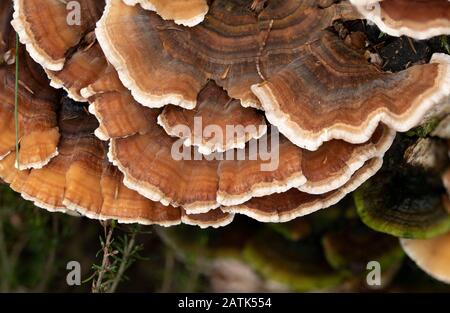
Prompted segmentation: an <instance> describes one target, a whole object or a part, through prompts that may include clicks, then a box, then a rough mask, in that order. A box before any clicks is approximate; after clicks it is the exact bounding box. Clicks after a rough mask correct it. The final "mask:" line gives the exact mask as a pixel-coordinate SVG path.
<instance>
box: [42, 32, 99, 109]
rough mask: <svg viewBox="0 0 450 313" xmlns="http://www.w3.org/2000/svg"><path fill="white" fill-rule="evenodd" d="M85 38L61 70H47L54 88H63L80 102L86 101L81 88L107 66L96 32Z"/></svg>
mask: <svg viewBox="0 0 450 313" xmlns="http://www.w3.org/2000/svg"><path fill="white" fill-rule="evenodd" d="M87 37H88V38H85V42H83V44H80V45H79V46H78V50H77V51H76V52H74V53H73V54H72V55H71V56H69V57H68V58H67V61H66V62H65V64H64V67H63V68H62V70H61V71H50V70H47V71H46V72H47V75H48V77H49V78H50V80H51V83H50V85H51V86H52V87H54V88H63V89H64V90H66V91H67V94H68V95H69V97H71V98H72V99H74V100H75V101H78V102H86V101H87V99H86V98H85V97H83V96H82V95H81V90H82V89H83V88H85V87H87V86H89V85H91V84H92V83H93V82H95V81H96V80H98V79H99V77H100V76H101V75H102V74H103V72H104V71H105V70H106V68H107V61H106V59H105V57H104V55H103V52H102V50H101V48H100V46H99V45H98V43H97V42H96V41H95V38H93V37H94V33H91V35H90V36H87Z"/></svg>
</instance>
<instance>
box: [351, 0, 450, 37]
mask: <svg viewBox="0 0 450 313" xmlns="http://www.w3.org/2000/svg"><path fill="white" fill-rule="evenodd" d="M350 2H351V3H353V4H354V5H355V6H356V8H357V9H358V11H359V12H360V13H361V14H362V15H363V16H364V18H366V19H368V20H369V21H372V22H373V23H375V24H376V25H377V26H378V27H379V28H380V29H381V30H382V31H383V32H385V33H387V34H389V35H391V36H403V35H406V36H409V37H412V38H415V39H427V38H431V37H434V36H438V35H450V2H449V1H448V0H350Z"/></svg>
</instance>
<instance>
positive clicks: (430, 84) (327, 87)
mask: <svg viewBox="0 0 450 313" xmlns="http://www.w3.org/2000/svg"><path fill="white" fill-rule="evenodd" d="M252 90H253V92H254V93H255V94H256V95H257V96H258V98H259V100H260V101H261V103H262V106H263V108H264V110H265V112H266V117H267V119H268V120H269V122H270V123H271V124H273V125H275V126H277V127H278V128H279V129H280V132H281V133H283V134H284V135H285V136H286V137H287V138H289V140H291V141H292V142H293V143H295V144H296V145H298V146H300V147H304V148H306V149H310V150H315V149H317V148H318V147H319V146H320V145H321V144H322V143H323V142H325V141H328V140H330V139H332V138H339V139H343V140H345V141H347V142H351V143H360V142H364V141H367V139H368V138H369V137H370V136H371V135H372V133H373V131H374V129H375V128H376V126H377V125H378V123H379V122H383V123H385V124H387V125H388V126H389V127H391V128H393V129H395V130H397V131H407V130H409V129H410V128H412V127H414V126H416V125H417V124H419V123H420V121H421V119H422V118H423V116H424V115H425V114H426V112H427V110H429V109H430V108H432V107H433V106H434V105H435V104H437V103H439V102H440V101H442V100H444V99H445V98H446V96H447V95H448V94H449V93H450V56H448V55H444V54H435V55H434V56H433V58H432V61H431V64H426V65H421V66H413V67H411V68H409V69H407V70H405V71H403V72H399V73H382V72H380V71H379V70H378V69H377V68H376V67H375V66H374V65H370V64H367V62H366V60H365V58H364V57H363V56H362V55H359V54H358V53H357V52H355V51H353V50H351V49H350V48H348V47H346V46H345V45H344V44H343V43H342V41H341V40H340V39H339V38H337V37H336V36H334V35H333V34H330V33H326V34H325V35H324V36H323V37H322V38H321V40H320V41H316V42H314V43H312V44H311V45H309V46H308V48H307V49H306V51H305V54H304V55H303V57H301V58H298V59H296V60H295V61H293V62H292V63H291V64H290V65H289V66H287V67H286V68H285V69H284V70H282V71H280V72H279V73H277V74H276V75H274V76H272V77H269V78H268V79H267V81H265V82H264V83H262V84H259V85H255V86H253V87H252Z"/></svg>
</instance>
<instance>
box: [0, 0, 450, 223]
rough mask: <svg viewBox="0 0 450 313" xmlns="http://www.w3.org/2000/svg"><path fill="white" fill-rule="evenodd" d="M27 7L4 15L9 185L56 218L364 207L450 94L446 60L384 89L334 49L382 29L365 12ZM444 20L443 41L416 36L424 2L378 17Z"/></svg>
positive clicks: (185, 5)
mask: <svg viewBox="0 0 450 313" xmlns="http://www.w3.org/2000/svg"><path fill="white" fill-rule="evenodd" d="M13 2H14V3H12V1H4V2H2V5H1V6H2V7H1V8H0V18H1V20H0V27H2V29H1V33H0V34H1V37H0V38H1V39H2V41H1V42H0V53H1V54H2V57H3V58H4V59H5V60H6V61H5V62H3V63H0V76H1V85H0V120H1V124H0V130H1V133H0V177H1V178H2V179H3V180H4V181H5V182H7V183H9V184H10V185H11V187H12V188H13V189H14V190H16V191H17V192H19V193H21V194H22V196H23V197H24V198H26V199H29V200H32V201H33V202H34V203H35V204H36V205H37V206H40V207H43V208H45V209H48V210H50V211H62V212H74V213H75V212H77V213H79V214H82V215H85V216H88V217H90V218H95V219H117V220H118V221H119V222H124V223H143V224H159V225H164V226H168V225H176V224H179V223H181V222H184V223H186V224H193V225H199V226H201V227H207V226H214V227H218V226H224V225H226V224H229V223H230V222H231V221H232V220H233V218H234V216H235V214H244V215H247V216H250V217H252V218H254V219H256V220H258V221H263V222H287V221H290V220H293V219H295V218H297V217H300V216H304V215H307V214H310V213H312V212H315V211H318V210H320V209H323V208H327V207H329V206H331V205H333V204H335V203H337V202H339V201H340V200H341V199H343V198H344V197H345V196H346V195H347V194H349V193H351V192H353V191H354V190H356V189H357V188H358V187H359V186H360V185H361V184H363V183H364V182H365V181H367V180H368V179H369V178H370V177H371V176H373V175H374V174H375V173H376V172H377V171H378V170H379V169H380V168H381V165H382V161H383V157H384V154H385V153H386V151H387V150H388V149H389V147H390V146H391V144H392V142H393V140H394V137H395V134H396V132H404V131H408V130H409V129H411V128H412V127H414V126H417V125H418V124H419V123H420V122H421V121H422V119H423V117H424V116H425V115H426V114H427V113H428V112H429V111H430V110H432V109H433V108H434V107H435V106H438V105H441V104H442V102H443V101H446V99H448V96H449V94H450V56H448V55H444V54H435V55H433V57H432V58H431V61H430V62H429V63H427V64H421V65H415V66H411V67H409V68H408V69H405V70H403V71H400V72H396V73H391V72H385V71H382V70H380V69H379V68H378V67H376V66H375V65H374V64H371V63H369V62H368V61H367V60H366V58H365V57H364V55H363V54H362V53H361V51H359V50H355V49H354V48H353V47H351V46H349V45H347V44H346V42H345V41H344V40H342V39H341V38H340V37H339V36H338V34H336V33H335V32H333V30H332V29H331V26H332V25H333V23H334V22H335V21H337V20H344V21H346V20H353V19H358V18H360V17H361V13H362V14H363V15H364V16H365V17H367V18H369V19H373V20H374V21H375V22H377V20H376V19H375V18H373V15H370V16H369V15H366V14H364V12H363V11H362V10H361V8H362V7H363V6H365V5H367V4H366V3H364V2H363V1H353V0H351V1H350V2H349V1H346V0H342V1H329V3H328V4H327V5H323V1H318V0H283V1H282V0H268V1H265V2H264V4H265V5H264V6H257V8H255V5H252V4H254V3H253V1H251V0H215V1H206V0H195V1H187V0H176V1H158V0H106V1H98V0H81V1H78V3H79V6H80V8H79V12H77V8H75V9H74V10H75V11H74V12H71V11H70V10H68V8H67V6H66V3H64V2H63V1H55V0H36V1H25V0H14V1H13ZM319 2H320V3H319ZM370 2H371V3H373V1H370ZM432 2H433V4H432V5H430V6H429V7H430V9H429V10H428V9H427V11H426V12H427V14H422V15H421V19H425V18H429V20H430V23H429V25H428V24H426V23H425V24H422V20H421V21H419V22H420V23H419V22H418V21H415V20H414V21H411V20H410V17H411V15H412V13H411V12H412V11H414V10H421V8H423V7H424V3H423V1H420V0H417V1H409V2H408V3H410V4H408V6H410V7H409V8H410V9H408V10H402V8H403V7H404V6H406V4H405V1H401V0H384V1H382V2H381V4H380V6H381V8H382V11H381V14H383V16H389V17H390V19H389V20H388V19H386V18H384V17H383V18H381V20H383V22H385V23H386V24H387V23H388V22H391V21H395V23H393V22H392V24H395V25H394V26H398V28H399V29H401V30H404V29H406V28H407V29H415V30H417V33H416V34H417V35H416V36H415V37H416V38H422V37H424V36H431V35H435V34H436V32H439V33H447V32H448V22H449V16H448V6H449V5H450V4H449V3H447V1H446V0H433V1H432ZM352 3H353V4H355V6H353V5H352ZM13 4H14V10H12V5H13ZM427 8H428V6H427ZM399 10H402V14H400V13H399V12H398V11H399ZM12 11H14V13H13V19H12V21H11V25H12V27H14V30H15V31H16V32H17V34H18V37H19V39H20V42H21V43H22V44H23V45H20V46H19V51H15V43H16V42H15V36H14V31H13V29H12V28H11V27H10V24H9V21H10V20H11V13H12ZM428 11H429V14H428ZM72 13H73V14H75V16H72V17H70V18H72V19H69V17H68V14H69V15H70V14H72ZM403 13H404V15H403ZM77 14H78V15H77ZM405 25H406V26H405ZM394 26H392V25H391V26H389V27H394ZM419 26H420V27H419ZM422 26H423V27H424V28H426V29H427V30H428V31H424V30H423V29H421V27H422ZM380 27H381V26H380ZM446 27H447V28H446ZM382 29H383V28H382ZM404 33H406V34H410V33H407V32H404ZM393 34H400V33H395V32H393ZM424 34H425V35H424ZM14 55H17V56H18V58H17V59H14ZM15 64H18V68H19V76H18V81H19V84H18V88H16V89H17V91H18V95H19V98H18V103H15V101H14V98H15V97H14V96H15V93H17V91H16V90H15V84H14V82H15V78H16V80H17V77H16V76H15ZM41 67H42V68H41ZM15 91H16V92H15ZM15 105H16V107H18V108H19V112H18V113H19V114H18V116H19V119H18V125H16V123H15V119H14V108H15ZM15 126H18V129H19V136H18V138H16V136H15ZM16 141H19V145H20V147H19V149H16ZM16 156H17V157H16ZM16 159H17V162H16ZM16 163H17V164H16ZM374 210H376V208H374ZM424 214H426V212H425V213H424Z"/></svg>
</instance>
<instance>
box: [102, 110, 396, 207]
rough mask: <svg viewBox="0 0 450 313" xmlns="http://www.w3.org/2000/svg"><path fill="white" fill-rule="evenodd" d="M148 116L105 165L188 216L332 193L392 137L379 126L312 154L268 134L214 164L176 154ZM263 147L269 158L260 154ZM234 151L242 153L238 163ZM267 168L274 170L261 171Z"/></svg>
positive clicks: (114, 147)
mask: <svg viewBox="0 0 450 313" xmlns="http://www.w3.org/2000/svg"><path fill="white" fill-rule="evenodd" d="M153 112H154V115H155V117H154V118H153V121H152V120H149V122H148V125H152V126H151V127H152V128H151V130H150V131H149V132H148V133H145V134H142V135H141V134H137V135H132V136H129V137H126V138H113V139H112V140H111V143H110V152H109V158H110V161H111V162H113V163H114V164H115V165H117V166H118V167H119V169H120V170H121V171H122V172H123V173H124V174H125V184H126V185H127V186H129V187H130V188H131V189H134V190H137V191H138V192H140V193H141V194H142V195H144V196H145V197H148V198H150V199H152V200H154V201H161V202H162V203H163V204H172V205H175V206H178V205H181V206H183V207H184V208H185V209H186V210H188V212H192V213H199V212H205V211H208V210H210V209H213V208H217V207H218V206H219V203H220V204H223V205H237V204H240V203H243V202H245V201H247V200H249V199H251V198H252V197H261V196H265V195H269V194H273V193H276V192H284V191H287V190H288V189H290V188H294V187H297V188H303V187H302V186H304V189H305V190H308V191H313V192H316V193H323V192H328V191H331V190H334V189H336V188H339V187H340V186H342V185H343V184H345V183H346V182H347V181H348V180H349V179H350V177H351V175H352V174H353V173H354V172H355V171H356V170H358V169H359V168H360V167H361V166H362V165H363V164H364V162H365V161H366V160H368V159H370V158H373V157H379V156H382V155H383V154H384V152H385V151H386V149H387V148H388V147H389V146H390V144H391V143H392V140H393V138H394V134H393V132H392V131H390V130H389V129H388V128H387V127H381V128H380V130H379V132H377V135H376V136H374V137H373V140H371V141H369V142H367V143H365V144H363V145H351V144H348V143H346V142H343V141H340V142H333V141H331V142H329V143H327V144H325V145H323V146H322V147H321V148H320V149H319V150H318V151H316V152H307V151H304V150H302V149H300V148H298V147H297V146H295V145H293V144H292V143H290V142H289V141H288V140H286V139H284V138H281V140H280V143H279V144H277V143H276V142H273V141H272V139H271V138H272V136H269V138H267V136H265V137H264V138H262V139H260V140H259V141H257V142H256V141H255V142H254V143H253V142H250V144H249V148H248V149H246V150H242V151H240V150H238V151H233V152H232V153H233V154H232V156H233V158H232V159H229V158H228V157H229V155H225V156H220V157H219V158H218V159H215V160H214V159H212V160H211V159H209V160H208V159H205V158H202V157H201V158H200V159H195V158H196V156H195V155H194V157H192V156H191V154H190V153H191V152H188V154H187V155H186V153H185V152H184V153H183V152H181V153H180V151H179V149H180V146H182V142H179V143H178V144H177V141H176V140H175V139H173V138H169V137H168V136H167V135H166V134H165V133H164V132H163V130H162V129H160V128H159V127H158V126H157V125H155V124H156V123H155V120H156V115H157V114H159V111H153ZM265 143H267V146H268V147H267V148H268V149H267V153H269V155H267V153H266V154H265V155H263V154H262V152H261V147H262V145H263V144H265ZM272 143H273V144H272ZM252 146H253V147H256V146H258V147H259V149H251V147H252ZM240 153H244V155H245V156H244V157H242V158H241V159H239V154H240ZM223 157H225V159H224V160H221V158H223ZM271 165H272V166H273V167H274V168H268V170H264V166H266V167H268V166H271ZM175 177H176V179H174V178H175ZM305 183H306V185H305Z"/></svg>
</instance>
